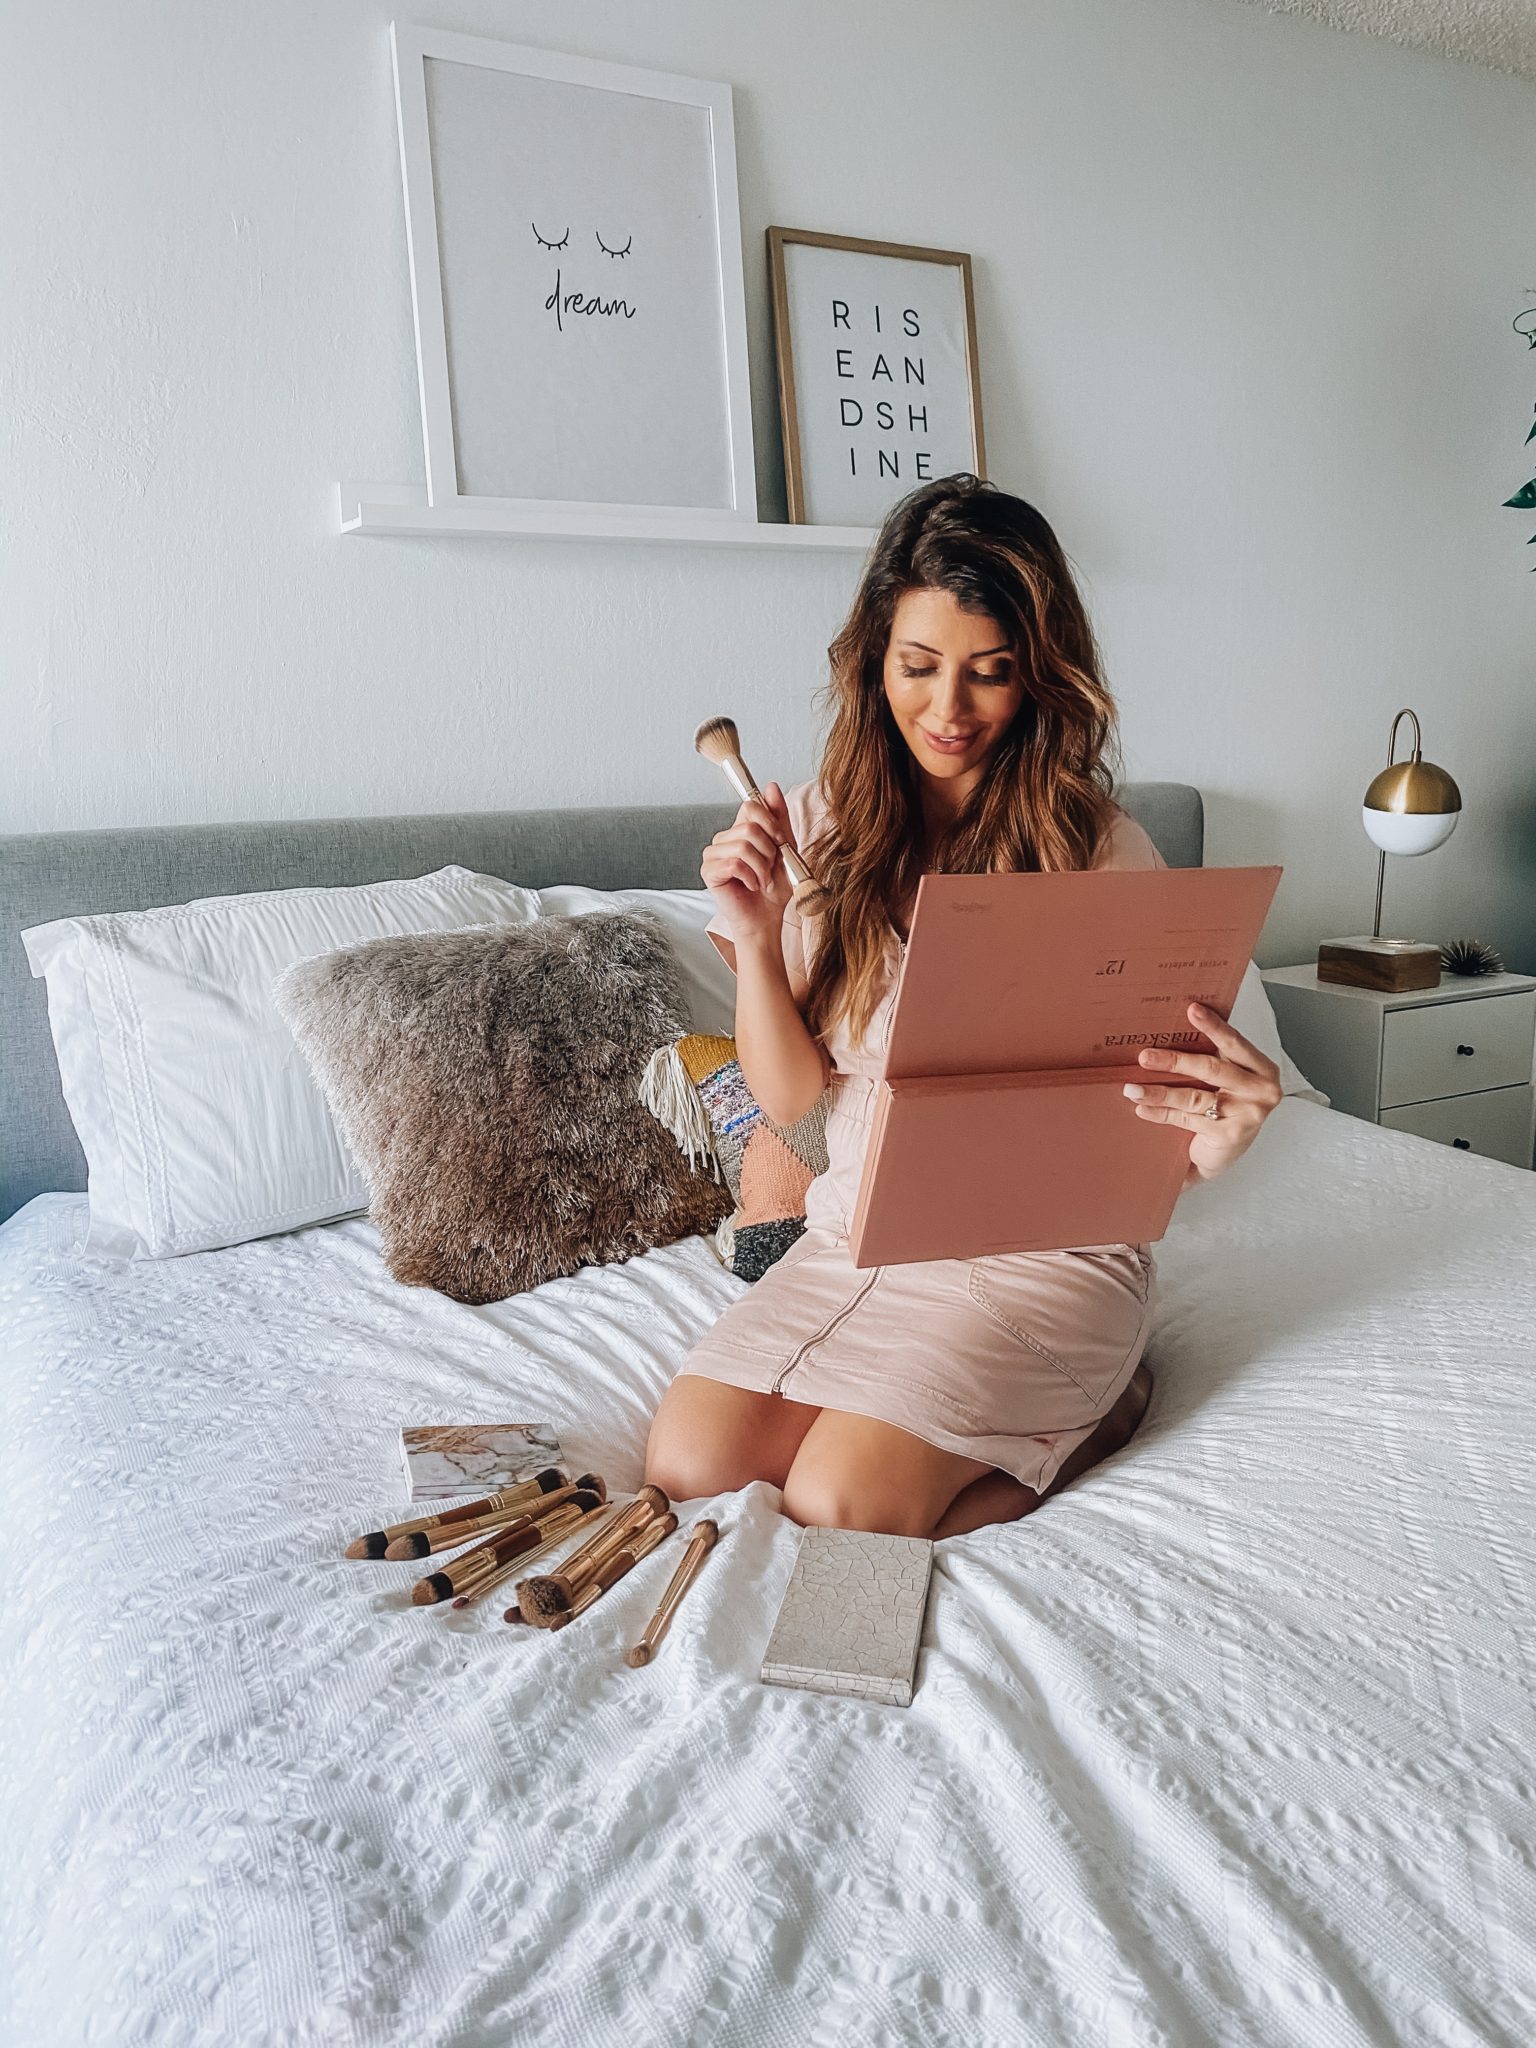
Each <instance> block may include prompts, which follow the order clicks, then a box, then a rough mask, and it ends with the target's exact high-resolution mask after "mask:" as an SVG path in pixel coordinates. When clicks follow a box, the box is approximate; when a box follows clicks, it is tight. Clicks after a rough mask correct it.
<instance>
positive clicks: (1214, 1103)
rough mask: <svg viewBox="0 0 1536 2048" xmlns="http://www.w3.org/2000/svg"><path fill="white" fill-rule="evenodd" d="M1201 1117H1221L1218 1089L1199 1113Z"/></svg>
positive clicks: (1219, 1092) (1219, 1091)
mask: <svg viewBox="0 0 1536 2048" xmlns="http://www.w3.org/2000/svg"><path fill="white" fill-rule="evenodd" d="M1201 1114H1202V1115H1203V1116H1208V1117H1211V1118H1212V1119H1219V1118H1220V1116H1221V1090H1220V1089H1219V1088H1218V1089H1217V1090H1216V1092H1215V1094H1214V1095H1213V1096H1212V1097H1211V1099H1210V1101H1209V1102H1208V1103H1207V1104H1206V1105H1205V1108H1204V1110H1203V1111H1202V1112H1201Z"/></svg>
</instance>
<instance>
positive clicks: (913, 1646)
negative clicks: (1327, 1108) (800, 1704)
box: [763, 1529, 933, 1707]
mask: <svg viewBox="0 0 1536 2048" xmlns="http://www.w3.org/2000/svg"><path fill="white" fill-rule="evenodd" d="M932 1571H933V1545H932V1543H931V1542H930V1541H929V1540H928V1538H927V1537H925V1536H879V1535H873V1534H871V1533H869V1532H868V1531H866V1530H862V1529H807V1530H806V1531H805V1532H804V1533H803V1535H802V1536H801V1538H800V1548H799V1551H798V1552H797V1553H796V1556H795V1563H794V1569H793V1570H792V1571H791V1572H790V1575H789V1584H788V1585H787V1586H786V1587H785V1589H784V1599H783V1602H782V1604H781V1605H780V1608H779V1613H778V1619H777V1620H776V1621H775V1622H774V1625H773V1633H772V1635H771V1636H770V1637H769V1638H768V1647H767V1649H766V1650H765V1651H764V1652H763V1682H764V1684H765V1685H794V1686H801V1687H804V1688H805V1689H807V1690H808V1691H811V1692H830V1693H838V1694H841V1695H842V1696H843V1697H844V1698H846V1699H856V1700H878V1701H879V1702H880V1703H881V1704H882V1705H884V1706H891V1707H908V1706H910V1705H911V1704H912V1686H913V1677H914V1674H915V1672H916V1670H917V1651H918V1645H919V1643H920V1642H921V1641H922V1635H923V1613H924V1610H925V1609H926V1607H927V1605H928V1580H929V1577H930V1575H931V1573H932Z"/></svg>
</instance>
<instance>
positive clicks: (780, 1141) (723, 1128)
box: [640, 1033, 827, 1280]
mask: <svg viewBox="0 0 1536 2048" xmlns="http://www.w3.org/2000/svg"><path fill="white" fill-rule="evenodd" d="M640 1099H641V1101H642V1102H643V1103H644V1104H645V1106H646V1108H647V1109H649V1110H650V1112H651V1114H652V1115H653V1116H654V1117H656V1118H657V1120H658V1121H659V1122H661V1123H662V1124H664V1125H665V1126H666V1128H667V1129H668V1130H669V1131H670V1132H671V1133H672V1135H673V1137H674V1138H675V1139H676V1140H677V1144H678V1147H679V1149H680V1150H681V1151H682V1152H683V1153H684V1154H685V1155H686V1157H687V1158H688V1160H689V1162H690V1163H695V1162H696V1163H698V1164H700V1165H707V1166H709V1167H711V1168H712V1170H713V1171H715V1172H717V1173H719V1174H720V1176H721V1177H722V1178H723V1179H724V1181H725V1183H726V1185H727V1186H728V1187H729V1189H730V1191H731V1193H732V1195H733V1196H734V1197H735V1201H736V1213H735V1214H734V1215H733V1216H732V1217H731V1219H730V1222H729V1224H728V1225H727V1226H726V1228H725V1231H724V1232H723V1233H722V1235H723V1236H724V1237H725V1240H726V1242H725V1243H724V1244H723V1245H722V1250H723V1251H724V1252H725V1256H726V1259H727V1261H728V1263H729V1265H730V1268H731V1271H732V1272H733V1273H735V1274H736V1275H737V1276H738V1277H739V1278H740V1279H743V1280H760V1279H761V1278H762V1276H763V1275H764V1273H766V1272H767V1270H768V1268H769V1267H770V1266H771V1265H773V1264H774V1262H775V1261H776V1260H778V1259H781V1258H782V1257H783V1256H784V1254H785V1252H787V1251H788V1250H789V1248H790V1246H791V1245H792V1244H793V1243H794V1241H795V1239H796V1238H797V1237H799V1236H800V1234H801V1232H802V1231H803V1230H804V1229H805V1191H806V1189H807V1188H808V1187H809V1186H810V1184H811V1182H812V1181H813V1180H814V1179H815V1178H816V1176H817V1175H818V1174H819V1173H825V1172H826V1170H827V1098H826V1096H825V1095H823V1096H822V1098H821V1100H820V1101H819V1102H818V1103H817V1104H816V1105H815V1107H814V1108H812V1109H810V1110H808V1111H807V1112H806V1114H805V1115H804V1116H803V1117H801V1118H800V1120H799V1122H798V1123H793V1124H776V1123H774V1122H773V1120H772V1119H771V1118H770V1117H768V1116H766V1115H765V1114H764V1112H763V1110H762V1109H761V1107H760V1106H759V1104H758V1102H757V1098H756V1097H755V1096H754V1095H753V1093H752V1091H751V1089H750V1088H749V1087H748V1086H747V1084H746V1080H745V1078H744V1077H743V1075H742V1071H741V1065H740V1063H739V1061H738V1060H737V1058H736V1041H735V1039H734V1038H715V1037H709V1036H706V1035H704V1034H703V1033H692V1034H690V1035H689V1036H687V1037H685V1038H680V1039H678V1040H677V1042H676V1043H675V1044H673V1045H664V1046H661V1047H660V1048H659V1049H658V1050H657V1052H656V1053H655V1055H654V1056H653V1057H652V1059H651V1062H650V1064H649V1066H648V1067H647V1068H646V1071H645V1079H644V1082H643V1084H642V1086H641V1091H640Z"/></svg>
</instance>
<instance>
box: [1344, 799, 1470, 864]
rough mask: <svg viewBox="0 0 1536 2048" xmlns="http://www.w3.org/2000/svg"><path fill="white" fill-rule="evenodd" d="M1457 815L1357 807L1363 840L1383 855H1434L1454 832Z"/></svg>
mask: <svg viewBox="0 0 1536 2048" xmlns="http://www.w3.org/2000/svg"><path fill="white" fill-rule="evenodd" d="M1460 816H1461V813H1460V811H1375V810H1372V809H1371V807H1370V805H1369V804H1362V805H1361V806H1360V822H1361V823H1362V824H1363V825H1364V827H1365V831H1366V837H1367V838H1368V839H1369V840H1370V841H1371V842H1372V844H1373V845H1375V846H1379V847H1380V848H1381V850H1382V852H1383V853H1399V854H1415V853H1433V852H1434V850H1435V848H1436V847H1437V846H1444V844H1445V842H1446V840H1447V839H1449V838H1450V836H1451V834H1452V833H1453V832H1454V831H1455V830H1456V820H1457V819H1458V818H1459V817H1460Z"/></svg>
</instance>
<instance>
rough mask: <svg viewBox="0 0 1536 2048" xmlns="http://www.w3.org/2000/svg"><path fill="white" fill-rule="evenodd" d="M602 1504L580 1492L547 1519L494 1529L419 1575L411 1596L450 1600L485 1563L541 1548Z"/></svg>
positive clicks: (419, 1600) (421, 1603)
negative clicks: (506, 1528)
mask: <svg viewBox="0 0 1536 2048" xmlns="http://www.w3.org/2000/svg"><path fill="white" fill-rule="evenodd" d="M599 1505H600V1502H599V1501H598V1498H597V1495H596V1494H595V1493H578V1494H577V1495H576V1497H575V1499H574V1500H568V1501H567V1502H566V1503H565V1505H564V1506H563V1507H558V1508H554V1509H552V1510H551V1512H550V1514H549V1517H548V1519H547V1520H546V1521H541V1522H530V1523H528V1524H527V1525H526V1526H525V1527H523V1528H520V1529H513V1530H512V1531H510V1533H509V1532H507V1531H505V1530H498V1531H494V1532H493V1533H492V1534H491V1535H489V1536H487V1537H486V1539H485V1541H484V1542H483V1543H477V1544H476V1545H475V1547H474V1549H473V1550H466V1551H465V1552H464V1553H463V1555H462V1556H460V1557H456V1558H454V1559H453V1560H452V1561H451V1562H450V1563H448V1564H446V1565H444V1566H443V1567H442V1568H441V1569H440V1570H438V1571H435V1572H429V1573H428V1575H427V1577H426V1578H424V1579H418V1580H417V1581H416V1583H415V1585H414V1586H412V1588H411V1599H412V1600H413V1601H414V1603H415V1604H416V1606H418V1607H430V1606H432V1605H433V1604H434V1603H435V1602H436V1601H438V1600H451V1599H452V1598H453V1596H454V1594H455V1593H458V1592H460V1591H462V1590H463V1587H464V1585H465V1584H466V1583H467V1582H468V1580H469V1579H470V1578H472V1577H474V1576H475V1575H476V1573H477V1572H478V1571H479V1569H480V1567H481V1565H482V1564H484V1563H490V1564H502V1563H504V1562H505V1561H506V1560H507V1559H508V1558H511V1557H523V1556H525V1555H526V1554H527V1552H529V1551H531V1550H539V1549H542V1547H543V1544H544V1540H545V1538H546V1537H548V1536H553V1535H554V1534H555V1532H556V1530H557V1529H569V1528H570V1527H572V1525H573V1524H574V1523H575V1522H577V1521H579V1520H580V1518H581V1516H582V1515H584V1514H587V1513H588V1512H590V1510H591V1509H593V1508H595V1507H597V1506H599Z"/></svg>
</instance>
